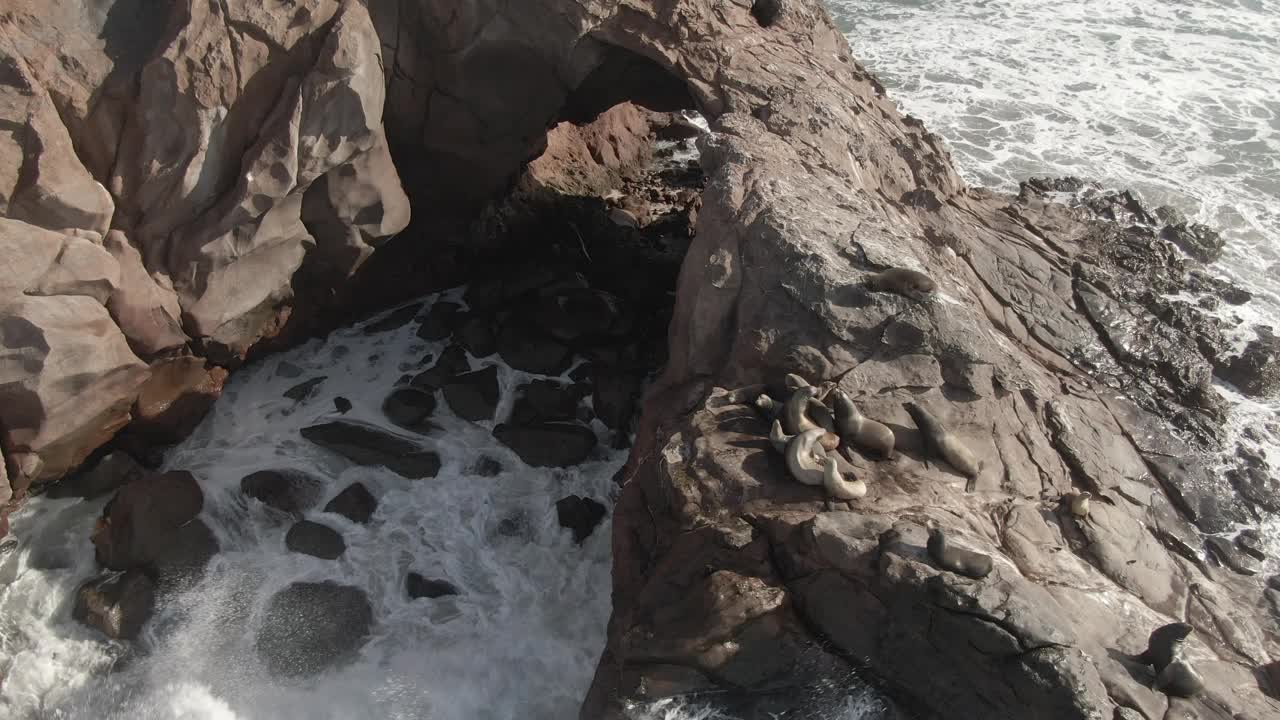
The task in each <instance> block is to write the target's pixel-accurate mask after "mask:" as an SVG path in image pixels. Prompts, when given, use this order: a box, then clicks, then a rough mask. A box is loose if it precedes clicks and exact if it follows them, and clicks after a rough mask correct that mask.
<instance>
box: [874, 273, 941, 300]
mask: <svg viewBox="0 0 1280 720" xmlns="http://www.w3.org/2000/svg"><path fill="white" fill-rule="evenodd" d="M866 286H867V289H868V290H871V291H873V292H891V293H897V294H899V295H911V294H915V293H931V292H933V291H934V290H935V289H937V287H938V285H937V283H935V282H934V281H933V279H932V278H930V277H929V276H928V275H925V274H924V273H922V272H919V271H917V270H908V269H906V268H889V269H888V270H885V271H883V272H878V273H876V274H875V275H872V276H870V277H868V278H867V280H866Z"/></svg>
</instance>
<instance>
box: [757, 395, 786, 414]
mask: <svg viewBox="0 0 1280 720" xmlns="http://www.w3.org/2000/svg"><path fill="white" fill-rule="evenodd" d="M756 409H758V410H759V411H760V412H762V413H764V416H765V417H767V418H769V419H770V420H772V419H774V418H777V417H780V416H781V415H782V403H780V402H778V401H777V400H774V399H773V398H771V397H769V396H768V395H760V396H759V397H757V398H756Z"/></svg>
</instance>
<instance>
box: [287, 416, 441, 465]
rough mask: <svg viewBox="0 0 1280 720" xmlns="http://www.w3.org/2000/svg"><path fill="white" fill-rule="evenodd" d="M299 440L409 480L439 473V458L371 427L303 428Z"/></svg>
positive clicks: (343, 424) (343, 423)
mask: <svg viewBox="0 0 1280 720" xmlns="http://www.w3.org/2000/svg"><path fill="white" fill-rule="evenodd" d="M302 437H304V438H306V439H307V440H310V441H311V442H313V443H315V444H317V445H319V446H321V447H323V448H325V449H327V450H332V451H333V452H335V453H338V454H339V455H341V456H343V457H345V458H346V459H348V460H350V461H351V462H353V463H355V464H357V465H381V466H382V467H385V468H387V469H388V470H390V471H392V472H394V473H396V474H398V475H401V476H403V477H407V478H411V479H420V478H428V477H435V475H436V473H437V472H439V471H440V456H439V455H437V454H436V453H434V452H432V451H430V450H425V449H423V448H421V447H419V446H418V445H417V444H416V443H413V442H411V441H410V440H408V439H406V438H402V437H400V436H398V435H392V434H391V433H389V432H387V431H385V430H382V429H381V428H378V427H375V426H373V425H366V424H364V423H358V422H350V421H347V420H337V421H334V422H327V423H322V424H320V425H312V426H310V427H305V428H303V429H302Z"/></svg>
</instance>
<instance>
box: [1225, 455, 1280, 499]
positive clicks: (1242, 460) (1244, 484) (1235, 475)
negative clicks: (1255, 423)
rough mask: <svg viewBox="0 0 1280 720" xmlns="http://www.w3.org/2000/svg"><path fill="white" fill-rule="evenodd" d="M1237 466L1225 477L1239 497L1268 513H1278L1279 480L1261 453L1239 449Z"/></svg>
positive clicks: (1228, 471)
mask: <svg viewBox="0 0 1280 720" xmlns="http://www.w3.org/2000/svg"><path fill="white" fill-rule="evenodd" d="M1236 455H1237V458H1238V461H1239V462H1238V464H1237V465H1236V467H1233V468H1231V469H1229V470H1227V473H1226V477H1227V479H1228V480H1229V481H1230V482H1231V486H1232V487H1233V488H1235V491H1236V492H1237V493H1239V494H1240V497H1241V498H1243V499H1244V500H1245V501H1247V502H1249V503H1252V504H1253V505H1255V506H1257V507H1259V508H1262V509H1263V510H1266V511H1268V512H1280V478H1278V477H1276V476H1275V474H1273V472H1272V470H1271V467H1270V466H1269V465H1268V464H1267V461H1266V459H1265V458H1263V456H1262V454H1261V453H1258V452H1254V451H1252V450H1246V449H1245V448H1243V447H1241V448H1239V449H1238V450H1237V451H1236Z"/></svg>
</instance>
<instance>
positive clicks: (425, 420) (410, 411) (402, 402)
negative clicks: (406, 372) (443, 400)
mask: <svg viewBox="0 0 1280 720" xmlns="http://www.w3.org/2000/svg"><path fill="white" fill-rule="evenodd" d="M435 411H436V396H435V393H433V392H430V391H426V390H420V389H418V388H414V387H402V388H397V389H395V390H393V391H391V394H390V395H388V396H387V399H386V400H383V401H382V414H383V415H386V416H387V419H388V420H390V421H391V422H393V423H395V424H396V425H398V426H400V427H402V428H404V429H406V430H413V431H414V432H421V433H428V432H431V431H432V430H434V429H435V428H436V426H435V425H434V424H433V423H432V422H431V421H430V420H429V418H430V417H431V414H432V413H433V412H435Z"/></svg>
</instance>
